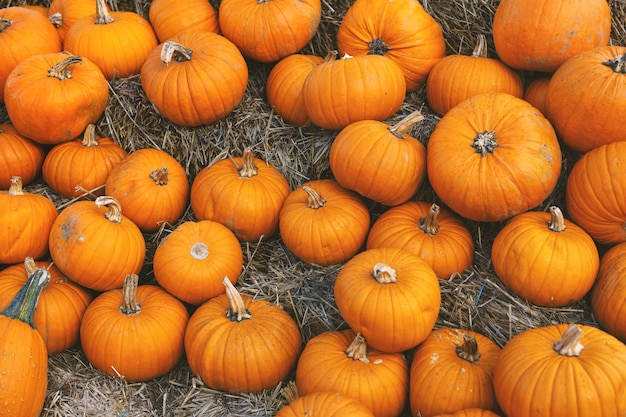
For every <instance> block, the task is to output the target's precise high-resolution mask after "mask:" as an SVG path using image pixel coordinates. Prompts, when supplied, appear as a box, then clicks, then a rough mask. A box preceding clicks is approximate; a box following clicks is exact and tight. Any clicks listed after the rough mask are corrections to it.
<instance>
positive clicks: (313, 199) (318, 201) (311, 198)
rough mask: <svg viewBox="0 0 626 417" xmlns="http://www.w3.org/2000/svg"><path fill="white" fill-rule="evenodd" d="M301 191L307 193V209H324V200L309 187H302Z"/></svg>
mask: <svg viewBox="0 0 626 417" xmlns="http://www.w3.org/2000/svg"><path fill="white" fill-rule="evenodd" d="M302 189H303V190H304V191H305V192H306V193H307V205H308V207H309V208H312V209H318V208H321V207H324V204H326V200H324V199H323V198H322V196H321V195H319V194H318V193H316V192H315V191H314V190H313V189H312V188H311V187H309V186H307V185H303V186H302Z"/></svg>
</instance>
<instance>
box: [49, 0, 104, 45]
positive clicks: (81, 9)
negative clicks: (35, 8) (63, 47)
mask: <svg viewBox="0 0 626 417" xmlns="http://www.w3.org/2000/svg"><path fill="white" fill-rule="evenodd" d="M107 7H108V6H107ZM95 12H96V3H95V1H94V0H52V1H51V2H50V6H49V7H48V10H47V12H46V13H47V16H48V18H49V19H50V20H51V21H52V23H54V25H55V26H56V28H57V31H58V32H59V37H60V38H61V41H63V40H64V39H65V35H66V34H67V31H68V30H69V29H70V27H72V25H73V24H74V22H76V21H77V20H78V19H81V18H83V17H86V16H91V15H92V14H94V13H95Z"/></svg>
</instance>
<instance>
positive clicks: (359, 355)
mask: <svg viewBox="0 0 626 417" xmlns="http://www.w3.org/2000/svg"><path fill="white" fill-rule="evenodd" d="M344 352H345V353H346V356H347V357H348V358H350V359H352V360H355V361H361V362H363V363H369V361H370V360H369V359H368V358H367V343H365V338H364V337H363V336H362V335H361V333H357V334H356V336H355V337H354V340H352V343H350V345H349V346H348V347H347V348H346V350H345V351H344Z"/></svg>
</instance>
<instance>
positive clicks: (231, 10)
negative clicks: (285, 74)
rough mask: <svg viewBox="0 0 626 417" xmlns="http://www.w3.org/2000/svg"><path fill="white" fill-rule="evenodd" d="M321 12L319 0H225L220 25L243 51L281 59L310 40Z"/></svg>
mask: <svg viewBox="0 0 626 417" xmlns="http://www.w3.org/2000/svg"><path fill="white" fill-rule="evenodd" d="M321 16H322V4H321V1H320V0H222V2H221V3H220V6H219V12H218V19H219V26H220V29H221V31H222V33H223V34H224V36H225V37H226V38H228V39H229V40H231V41H232V42H233V43H234V44H235V45H237V48H238V49H239V50H240V51H241V53H242V54H243V55H244V56H246V57H248V58H251V59H254V60H255V61H259V62H264V63H269V62H274V61H278V60H279V59H281V58H284V57H286V56H288V55H291V54H294V53H296V52H298V51H300V50H301V49H302V48H303V47H304V46H305V45H306V44H308V43H309V42H310V41H311V39H313V36H314V35H315V32H316V31H317V27H318V25H319V22H320V19H321Z"/></svg>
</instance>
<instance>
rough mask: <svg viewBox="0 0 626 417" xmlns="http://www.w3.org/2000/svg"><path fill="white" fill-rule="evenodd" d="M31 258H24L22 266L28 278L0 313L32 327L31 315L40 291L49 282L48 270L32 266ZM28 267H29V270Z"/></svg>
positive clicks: (32, 315)
mask: <svg viewBox="0 0 626 417" xmlns="http://www.w3.org/2000/svg"><path fill="white" fill-rule="evenodd" d="M33 265H34V260H33V258H30V257H29V258H26V260H25V261H24V266H25V268H26V271H27V273H28V279H27V280H26V282H25V283H24V285H23V286H22V287H21V288H20V290H19V291H18V292H17V294H16V295H15V297H14V298H13V300H12V301H11V303H10V304H9V306H8V307H7V308H6V309H5V310H4V311H3V312H1V313H0V314H2V315H3V316H5V317H8V318H10V319H17V320H21V321H23V322H24V323H26V324H28V325H29V326H30V327H32V328H33V329H34V328H35V323H34V321H33V317H34V314H35V309H36V308H37V303H38V302H39V296H40V295H41V291H42V290H43V289H44V288H45V286H46V285H48V282H50V272H49V271H48V269H46V268H43V267H42V268H36V267H34V270H33ZM29 268H31V269H30V270H29Z"/></svg>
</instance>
